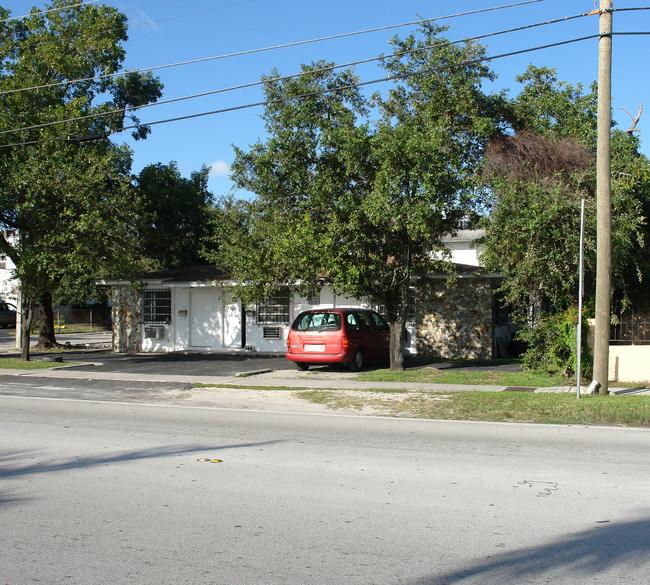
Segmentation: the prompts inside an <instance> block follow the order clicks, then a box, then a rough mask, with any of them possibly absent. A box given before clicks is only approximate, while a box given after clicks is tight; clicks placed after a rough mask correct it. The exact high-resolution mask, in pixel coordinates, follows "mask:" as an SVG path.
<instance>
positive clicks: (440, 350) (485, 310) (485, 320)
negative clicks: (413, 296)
mask: <svg viewBox="0 0 650 585" xmlns="http://www.w3.org/2000/svg"><path fill="white" fill-rule="evenodd" d="M417 315H418V318H417V353H418V355H421V356H425V357H440V358H445V359H459V358H460V359H490V358H492V284H491V282H490V281H489V280H485V279H479V278H471V279H458V280H456V281H454V282H453V283H451V284H448V282H447V281H446V280H444V279H440V280H431V281H429V282H428V283H426V284H425V285H424V286H420V287H419V288H418V297H417Z"/></svg>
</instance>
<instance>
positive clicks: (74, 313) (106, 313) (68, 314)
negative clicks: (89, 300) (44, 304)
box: [34, 307, 111, 332]
mask: <svg viewBox="0 0 650 585" xmlns="http://www.w3.org/2000/svg"><path fill="white" fill-rule="evenodd" d="M53 312H54V328H55V330H56V331H59V332H63V331H65V330H66V329H67V328H73V327H74V328H81V329H88V330H89V331H93V330H105V329H110V328H111V311H110V309H107V308H105V307H98V308H93V309H67V308H54V309H53ZM38 318H39V315H38V310H37V311H36V313H35V314H34V321H35V322H36V321H37V320H38Z"/></svg>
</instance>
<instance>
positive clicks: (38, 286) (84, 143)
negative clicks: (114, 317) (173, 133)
mask: <svg viewBox="0 0 650 585" xmlns="http://www.w3.org/2000/svg"><path fill="white" fill-rule="evenodd" d="M46 8H48V9H52V10H50V11H47V10H46V11H37V10H36V9H34V10H32V13H31V14H30V15H29V16H28V17H26V18H24V19H17V20H11V19H8V17H9V12H8V11H6V10H4V9H2V10H1V12H2V18H3V20H2V22H1V23H0V36H1V38H2V43H1V44H0V59H1V72H2V73H1V75H0V91H2V93H1V94H0V131H2V132H3V133H2V135H0V147H1V148H0V180H1V183H0V223H2V225H4V226H6V227H10V228H14V229H17V230H18V231H19V233H20V245H19V246H18V247H15V248H14V247H12V246H11V245H10V244H9V243H8V242H7V241H5V240H4V239H2V238H0V250H1V251H2V252H3V253H5V254H7V255H8V256H9V257H11V258H12V260H13V261H14V263H15V264H16V267H17V268H16V275H17V277H18V278H19V279H20V281H21V292H22V296H23V305H24V307H31V306H32V304H33V303H35V302H39V301H42V304H43V312H42V314H43V315H45V317H46V318H45V320H42V321H41V323H42V329H41V339H42V341H43V342H45V343H53V342H54V341H55V340H54V334H53V328H52V327H51V325H52V323H51V312H50V311H48V307H47V303H48V302H50V300H51V297H52V294H53V293H54V292H55V291H56V289H57V287H59V286H61V284H62V283H63V282H65V281H67V282H68V283H73V282H78V281H79V280H80V279H81V280H83V281H84V282H86V283H87V282H89V281H91V279H94V278H96V277H98V276H101V275H102V273H103V272H104V271H108V270H112V269H114V268H115V267H116V266H121V267H123V268H124V267H125V266H129V264H130V262H129V261H127V259H128V258H129V256H128V251H129V246H128V245H127V244H128V243H129V241H130V240H131V239H132V237H131V236H130V234H131V233H134V232H133V227H134V223H133V219H134V216H133V213H132V212H131V205H132V198H131V196H132V192H131V190H130V186H129V171H130V165H131V153H130V151H129V150H128V149H127V148H125V147H120V146H116V145H114V144H113V143H111V142H110V141H109V140H108V136H109V135H110V134H111V133H115V132H120V131H121V130H122V129H123V128H124V127H125V125H126V120H127V119H130V120H131V121H133V122H135V123H136V124H137V123H138V120H137V118H136V117H135V116H134V115H133V113H132V111H131V112H130V111H129V109H130V108H131V109H132V108H134V107H136V106H140V105H143V104H147V103H150V102H151V101H155V100H156V99H158V97H159V96H160V95H161V87H162V86H161V85H160V83H159V82H158V80H156V79H155V78H154V77H153V76H152V75H151V74H140V73H129V74H126V75H121V76H114V74H116V73H117V72H118V71H119V69H120V65H121V63H122V61H123V60H124V56H125V51H124V48H123V47H122V43H123V42H124V41H126V39H127V34H126V29H127V26H126V17H125V16H124V15H123V14H121V13H119V12H118V11H117V10H115V9H114V8H110V7H108V6H103V5H100V6H87V5H79V3H77V2H73V1H72V0H57V1H55V2H54V3H52V5H51V6H48V7H46ZM147 133H148V129H147V128H146V127H144V126H138V128H137V129H136V130H135V132H134V136H135V137H136V138H144V137H145V136H146V135H147ZM30 312H31V311H28V313H30ZM25 339H27V340H28V339H29V334H28V332H27V333H26V337H25ZM28 346H29V343H23V357H24V358H25V359H28V357H29V354H28V351H29V347H28Z"/></svg>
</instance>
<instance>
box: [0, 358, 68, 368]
mask: <svg viewBox="0 0 650 585" xmlns="http://www.w3.org/2000/svg"><path fill="white" fill-rule="evenodd" d="M75 363H77V362H65V361H63V362H44V361H43V360H40V359H38V358H36V359H31V360H29V361H28V362H24V361H23V360H21V359H19V358H1V359H0V370H2V369H5V370H48V369H50V368H60V367H61V366H69V365H72V364H75Z"/></svg>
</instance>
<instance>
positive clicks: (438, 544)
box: [0, 396, 650, 585]
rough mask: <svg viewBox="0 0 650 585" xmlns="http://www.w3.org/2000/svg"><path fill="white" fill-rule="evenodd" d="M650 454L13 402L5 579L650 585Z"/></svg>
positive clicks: (379, 426)
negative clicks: (649, 578)
mask: <svg viewBox="0 0 650 585" xmlns="http://www.w3.org/2000/svg"><path fill="white" fill-rule="evenodd" d="M649 446H650V432H649V431H648V430H644V429H613V428H585V427H565V426H541V425H518V424H517V425H508V424H482V423H456V422H437V421H424V420H401V419H388V418H374V417H355V416H337V415H306V414H286V413H285V414H283V413H270V412H266V413H265V412H251V411H242V410H234V409H220V408H204V407H179V406H174V405H171V404H164V403H163V404H159V405H149V404H142V403H130V402H123V403H122V402H111V403H108V402H102V401H90V400H85V401H80V400H69V399H66V400H60V399H52V398H28V397H21V396H0V526H1V527H2V529H1V530H0V559H2V561H1V562H0V584H2V585H27V584H33V583H48V584H49V585H53V584H59V583H75V584H80V585H81V584H83V585H94V584H97V585H106V584H107V583H110V584H112V585H116V584H138V585H166V584H167V585H179V584H183V583H187V584H192V585H198V584H216V585H256V584H260V585H262V584H263V585H276V584H277V585H305V584H309V585H318V584H336V585H339V584H352V585H356V584H358V585H370V584H388V583H399V584H406V585H449V584H482V585H486V584H488V585H489V584H494V585H496V584H499V585H504V584H517V585H520V584H522V583H551V582H552V583H554V585H563V584H569V583H570V584H575V583H590V584H594V583H602V584H607V585H611V584H612V583H626V585H636V584H638V585H641V584H643V585H646V584H647V582H648V575H649V574H650V554H649V553H650V505H649V504H650V498H649V494H650V489H649V485H648V475H649V474H648V447H649Z"/></svg>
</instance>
